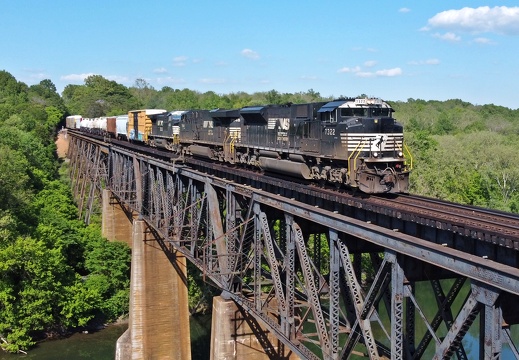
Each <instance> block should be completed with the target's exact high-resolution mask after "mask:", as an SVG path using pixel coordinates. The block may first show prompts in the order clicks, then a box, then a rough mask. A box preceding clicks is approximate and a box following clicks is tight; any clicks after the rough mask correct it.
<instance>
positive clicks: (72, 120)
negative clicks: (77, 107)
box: [65, 115, 83, 129]
mask: <svg viewBox="0 0 519 360" xmlns="http://www.w3.org/2000/svg"><path fill="white" fill-rule="evenodd" d="M81 120H83V117H82V116H81V115H70V116H67V117H66V118H65V127H66V128H68V129H79V128H80V127H81Z"/></svg>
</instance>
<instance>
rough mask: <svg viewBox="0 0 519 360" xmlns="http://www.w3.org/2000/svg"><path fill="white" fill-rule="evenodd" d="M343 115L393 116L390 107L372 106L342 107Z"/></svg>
mask: <svg viewBox="0 0 519 360" xmlns="http://www.w3.org/2000/svg"><path fill="white" fill-rule="evenodd" d="M341 116H342V117H350V116H353V117H369V116H371V117H380V116H391V111H390V109H388V108H381V107H372V108H341Z"/></svg>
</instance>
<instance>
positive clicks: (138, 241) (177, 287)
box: [116, 220, 191, 360]
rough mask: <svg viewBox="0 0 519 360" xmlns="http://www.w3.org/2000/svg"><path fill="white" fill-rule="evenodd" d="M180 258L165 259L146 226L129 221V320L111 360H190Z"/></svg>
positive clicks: (183, 279) (183, 272)
mask: <svg viewBox="0 0 519 360" xmlns="http://www.w3.org/2000/svg"><path fill="white" fill-rule="evenodd" d="M186 279H187V275H186V259H185V258H184V257H176V258H175V259H171V260H170V258H168V257H167V256H166V254H165V253H164V251H163V250H162V249H161V247H160V246H159V244H158V243H157V240H156V239H155V238H154V236H153V234H152V233H151V232H150V231H149V229H148V227H147V225H146V223H145V222H144V221H142V220H134V222H133V234H132V270H131V285H130V321H129V325H128V330H127V332H126V333H124V334H123V335H122V336H121V337H120V338H119V340H118V343H117V350H118V351H121V352H122V353H118V354H116V359H121V360H122V359H124V360H126V359H175V360H177V359H178V360H190V359H191V337H190V334H189V310H188V301H187V280H186Z"/></svg>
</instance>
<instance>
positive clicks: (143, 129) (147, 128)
mask: <svg viewBox="0 0 519 360" xmlns="http://www.w3.org/2000/svg"><path fill="white" fill-rule="evenodd" d="M165 112H166V110H161V109H143V110H132V111H130V112H128V128H127V131H126V134H127V136H128V139H129V140H130V141H139V142H143V143H146V144H147V143H148V142H149V139H148V136H149V135H150V134H151V128H152V126H151V119H150V116H151V115H156V114H161V113H165Z"/></svg>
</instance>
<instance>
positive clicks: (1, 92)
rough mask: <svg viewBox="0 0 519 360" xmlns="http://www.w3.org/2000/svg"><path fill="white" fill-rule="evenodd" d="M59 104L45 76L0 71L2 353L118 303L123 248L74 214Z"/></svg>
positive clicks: (124, 274)
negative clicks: (22, 78) (61, 154)
mask: <svg viewBox="0 0 519 360" xmlns="http://www.w3.org/2000/svg"><path fill="white" fill-rule="evenodd" d="M67 112H68V110H67V107H66V105H65V103H64V101H63V99H62V97H61V96H60V95H59V94H58V93H57V91H56V88H55V86H54V84H53V83H52V82H51V81H50V80H43V81H41V82H40V83H39V84H37V85H33V86H27V85H25V84H23V83H21V82H18V81H17V80H16V79H15V78H14V77H13V76H12V75H11V74H9V73H7V72H5V71H0V337H1V338H2V340H1V341H0V344H1V347H2V348H4V349H5V350H7V351H11V352H16V351H19V350H27V349H28V348H30V347H31V346H33V345H34V344H35V342H36V341H37V340H38V339H42V338H45V337H47V336H49V335H58V336H59V335H63V334H65V333H67V332H68V331H71V330H74V329H77V328H83V327H87V326H96V325H99V324H103V323H105V322H109V321H113V320H115V319H117V318H118V317H119V316H121V315H123V314H124V313H127V311H128V306H129V303H128V302H129V300H128V288H129V266H130V250H129V248H128V247H127V246H126V245H124V244H122V243H111V242H108V241H106V240H105V239H103V238H102V237H101V234H100V231H99V226H98V225H97V226H96V225H91V226H88V227H87V226H85V225H84V224H83V223H82V222H81V221H79V220H78V215H77V208H76V206H75V204H74V203H73V201H72V196H71V193H70V189H69V186H68V184H67V181H66V179H65V175H64V174H62V173H60V163H59V161H58V159H57V156H56V145H55V143H54V141H55V136H56V129H57V128H58V127H59V124H60V123H61V122H62V121H63V118H64V116H65V115H66V114H67ZM64 179H65V180H64Z"/></svg>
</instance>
